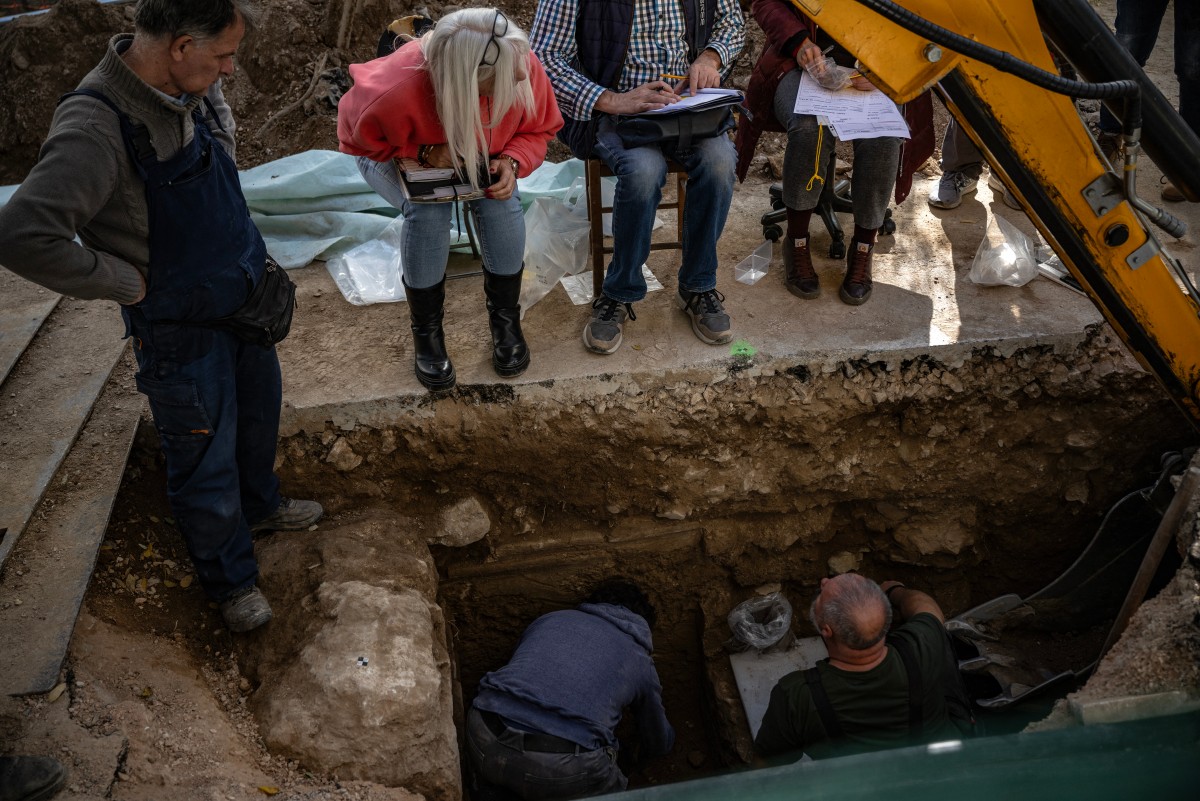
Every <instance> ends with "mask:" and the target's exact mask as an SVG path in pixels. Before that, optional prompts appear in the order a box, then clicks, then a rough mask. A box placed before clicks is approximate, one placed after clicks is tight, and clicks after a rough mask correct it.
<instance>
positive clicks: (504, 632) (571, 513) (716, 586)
mask: <svg viewBox="0 0 1200 801" xmlns="http://www.w3.org/2000/svg"><path fill="white" fill-rule="evenodd" d="M406 411H407V412H408V413H407V414H403V415H395V416H394V419H395V420H396V421H397V422H395V423H389V424H385V425H372V426H363V425H358V426H342V427H336V426H334V425H332V424H326V425H325V426H324V427H323V429H322V430H319V431H314V430H313V428H312V427H311V426H301V428H302V429H303V430H301V431H299V432H298V433H296V434H294V435H292V436H290V437H288V438H287V439H285V442H284V446H283V449H282V454H281V460H280V462H281V464H282V465H283V470H282V472H283V475H284V480H285V485H287V486H289V487H295V486H301V487H311V488H312V494H315V495H317V496H318V497H322V499H323V500H324V499H328V498H334V499H336V500H334V501H333V502H332V503H331V507H332V511H333V513H334V515H333V517H334V519H335V520H336V519H338V516H339V514H340V515H341V516H343V517H345V518H347V519H352V518H354V516H355V515H356V514H360V513H361V509H362V508H363V507H364V506H370V507H372V508H380V507H386V508H388V509H390V510H393V511H398V512H399V513H400V514H402V515H404V516H405V518H406V519H409V520H410V521H416V522H412V523H411V525H410V528H411V529H412V530H414V531H415V532H416V534H415V536H416V538H417V539H418V540H420V539H422V537H423V538H424V539H423V541H424V542H426V543H434V545H433V548H432V551H433V562H434V563H435V564H436V580H435V584H434V583H432V582H431V583H430V584H427V585H426V586H427V587H428V588H429V589H432V588H433V587H434V586H436V589H433V592H434V593H435V595H433V596H432V598H433V599H434V600H436V605H437V606H436V609H437V611H436V613H435V614H434V622H435V626H434V628H435V629H439V630H444V632H445V638H446V648H447V652H446V658H447V661H448V662H449V668H448V671H447V673H448V675H449V677H450V684H451V693H452V695H453V703H452V708H453V710H454V711H453V715H454V717H455V723H456V724H461V715H462V709H463V708H464V705H466V704H469V703H470V700H471V698H472V697H473V695H474V693H475V690H476V686H477V683H478V681H479V679H480V678H481V676H482V675H483V674H484V673H486V672H487V671H488V670H491V669H494V668H496V667H499V666H500V665H502V664H504V662H505V661H506V660H507V659H508V657H509V655H510V654H511V652H512V650H513V648H514V646H515V644H516V642H517V641H518V639H519V637H520V635H521V632H522V631H523V630H524V628H525V627H526V626H527V625H528V624H529V623H530V622H531V621H532V620H533V619H535V618H536V617H537V616H539V615H541V614H543V613H545V612H548V611H551V610H554V609H560V608H564V607H568V606H572V605H574V604H576V603H578V602H579V601H580V599H581V598H582V597H583V596H584V595H586V593H587V592H588V591H589V590H590V589H591V587H592V586H594V585H595V584H596V583H597V582H599V581H600V580H602V579H604V578H606V577H609V576H614V575H620V576H624V577H628V578H631V579H633V580H635V581H637V582H638V583H640V584H641V585H642V586H643V587H644V588H645V589H646V590H647V591H648V593H649V594H650V595H651V597H652V599H653V601H654V603H655V604H656V606H657V608H658V611H659V623H658V626H657V629H656V631H655V632H654V634H655V645H656V652H655V660H656V664H657V665H658V669H659V672H660V675H661V678H662V682H663V685H664V691H665V703H666V707H667V712H668V715H669V717H670V719H671V721H672V722H673V724H674V725H675V727H676V730H677V732H678V743H677V746H676V748H675V751H674V752H673V753H672V754H671V755H669V756H667V757H664V758H659V759H655V760H650V761H647V762H644V763H642V764H633V763H632V761H630V760H632V758H633V757H632V755H631V754H626V756H625V757H624V759H625V760H626V764H625V767H626V768H627V769H628V770H629V772H630V775H631V781H632V786H644V785H647V784H655V783H662V782H669V781H678V780H683V779H688V778H695V777H699V776H703V775H706V774H711V773H715V772H719V771H723V770H727V769H730V768H732V767H735V766H739V765H744V764H745V763H746V761H747V760H748V759H749V758H750V757H751V755H752V754H751V748H750V738H749V734H748V731H747V728H746V722H745V718H744V714H743V712H742V710H741V704H740V702H739V700H738V694H737V688H736V685H735V683H734V681H733V676H732V671H731V669H730V667H729V663H728V659H727V658H726V654H725V651H724V649H723V644H724V643H725V641H726V640H727V639H728V638H729V630H728V627H727V624H726V616H727V614H728V612H729V611H730V609H732V608H733V606H735V605H736V604H737V603H738V602H740V601H742V600H745V599H747V598H749V597H752V596H753V595H754V594H755V593H756V592H757V591H762V590H763V589H764V588H765V589H773V588H776V587H778V588H779V589H781V590H782V591H783V592H784V594H785V595H786V596H787V597H788V598H789V599H790V600H791V602H792V604H793V605H794V606H795V608H796V614H795V616H794V630H795V632H796V633H797V634H798V635H800V636H805V635H810V634H812V632H811V631H809V630H808V629H809V628H810V627H809V625H808V623H807V622H806V620H805V617H806V610H807V605H808V603H809V602H810V600H811V597H812V595H813V594H814V590H815V587H816V585H817V583H818V581H819V580H820V578H821V577H823V576H826V575H829V574H830V573H832V572H841V571H844V570H848V569H856V570H859V571H861V572H863V573H864V574H866V575H869V576H872V577H875V578H878V579H885V578H894V579H899V580H902V581H904V582H905V583H907V584H909V585H910V586H917V587H921V588H923V589H926V590H927V591H929V592H930V593H931V594H933V595H934V596H935V597H937V598H938V600H939V601H940V602H941V604H942V605H943V607H944V608H945V609H946V610H947V612H948V613H950V614H954V613H956V612H961V611H963V610H966V609H969V608H971V607H972V606H974V605H976V604H978V603H980V602H983V601H986V600H989V599H992V598H994V597H996V596H998V595H1002V594H1004V593H1016V594H1018V595H1022V596H1026V595H1028V594H1030V593H1033V592H1035V591H1036V590H1038V589H1040V588H1041V587H1043V586H1045V585H1046V584H1048V583H1049V582H1051V581H1052V580H1053V579H1054V578H1055V577H1056V576H1058V575H1059V574H1060V573H1061V572H1062V571H1063V570H1064V569H1065V568H1066V567H1067V566H1068V565H1070V563H1071V562H1072V561H1073V560H1074V559H1075V557H1076V556H1078V554H1079V552H1080V551H1081V549H1082V548H1083V547H1084V546H1085V545H1086V544H1087V542H1088V540H1089V539H1090V538H1091V537H1092V535H1093V534H1094V533H1095V531H1096V528H1097V525H1098V523H1099V521H1100V519H1101V517H1102V516H1103V514H1104V512H1105V511H1106V510H1107V509H1108V508H1109V507H1110V506H1111V505H1112V504H1113V502H1114V501H1115V500H1116V499H1118V498H1119V497H1121V496H1122V495H1124V494H1126V493H1127V492H1128V491H1129V490H1130V489H1133V488H1136V487H1141V486H1145V485H1147V484H1149V483H1151V482H1152V481H1153V479H1154V477H1155V476H1156V474H1157V472H1158V467H1159V458H1160V456H1161V454H1162V453H1164V452H1165V451H1167V450H1171V449H1176V448H1178V447H1180V446H1181V444H1186V443H1187V442H1189V441H1190V440H1191V439H1192V437H1193V435H1192V433H1191V431H1190V430H1189V429H1188V427H1187V426H1186V423H1184V421H1183V420H1182V418H1181V417H1180V416H1179V414H1178V413H1177V411H1176V410H1175V409H1174V408H1173V407H1172V406H1171V405H1170V404H1169V402H1168V401H1167V400H1165V398H1164V397H1163V395H1162V393H1161V392H1160V390H1159V389H1158V387H1157V386H1156V385H1155V384H1154V382H1153V380H1152V379H1151V378H1150V377H1149V376H1148V375H1146V374H1145V373H1144V372H1142V371H1141V370H1140V369H1139V368H1137V367H1136V365H1135V364H1134V363H1133V362H1132V360H1131V359H1130V358H1129V357H1128V356H1127V355H1126V354H1125V352H1124V350H1123V349H1122V347H1121V346H1120V345H1119V343H1117V342H1116V341H1115V340H1114V339H1112V338H1111V335H1110V334H1109V333H1108V332H1107V329H1106V328H1105V327H1102V326H1098V327H1096V328H1095V329H1094V330H1092V331H1090V332H1089V333H1088V335H1087V336H1086V337H1085V338H1084V340H1083V341H1082V342H1079V343H1078V344H1076V345H1073V346H1066V347H1064V346H1058V347H1055V346H1051V345H1037V346H1031V347H1027V348H1023V349H1018V350H1016V351H1015V352H1009V353H1003V352H1000V351H999V350H998V349H995V348H983V349H980V350H976V351H975V352H974V353H972V354H971V355H970V356H968V357H966V358H963V359H962V360H961V361H959V362H957V363H954V364H945V363H941V362H938V361H937V360H935V359H933V358H920V359H915V360H900V361H896V362H891V363H889V362H884V361H880V362H867V361H859V362H853V361H848V362H841V363H838V364H837V365H833V366H830V367H827V368H814V367H809V366H804V365H794V366H784V367H781V366H778V365H774V366H764V365H755V364H751V363H743V362H738V361H731V362H730V363H729V364H728V365H726V368H725V369H723V370H721V371H717V372H715V373H714V372H712V371H707V372H706V371H699V370H697V371H685V372H680V373H678V374H673V375H667V376H657V377H637V376H633V377H630V376H602V377H600V378H599V379H597V380H596V381H594V382H592V383H591V384H590V385H586V386H576V385H572V386H565V385H563V386H555V385H554V383H553V382H546V383H544V384H542V385H537V386H524V387H521V388H520V392H519V393H518V392H513V391H512V390H507V388H504V387H502V388H500V389H497V388H493V387H486V388H472V387H465V388H462V389H460V390H459V391H458V393H457V394H456V395H454V396H452V397H449V398H444V399H440V400H436V401H433V400H430V399H425V398H422V399H418V400H415V401H413V402H412V404H411V405H410V406H409V407H408V408H407V410H406ZM463 498H473V499H474V501H475V502H477V503H478V506H479V507H480V508H482V509H483V510H484V511H485V512H486V518H487V529H488V530H487V533H486V536H482V535H481V536H482V538H480V539H474V538H467V539H465V540H464V539H462V538H459V537H457V536H456V535H446V534H445V533H444V532H440V531H439V526H440V525H442V523H444V518H438V515H439V514H442V512H441V511H439V510H444V509H445V508H447V507H448V506H450V505H452V504H454V503H456V502H459V501H461V500H462V499H463ZM422 520H424V521H426V522H420V521H422ZM439 520H442V523H439V522H438V521H439ZM430 521H432V522H430ZM410 533H411V531H410ZM304 558H307V557H303V558H302V557H300V556H296V557H295V558H294V559H292V560H288V559H283V560H276V562H274V563H273V564H272V569H273V570H276V571H278V570H281V569H286V566H287V564H288V562H289V561H291V562H293V563H299V562H301V561H303V559H304ZM377 558H382V557H378V556H377ZM318 564H319V562H318ZM293 567H296V565H295V564H293ZM311 567H312V566H311V565H310V566H308V568H309V569H311ZM297 569H298V570H299V569H300V568H297ZM406 570H407V569H406ZM428 578H432V577H428ZM326 580H327V579H326ZM401 580H402V579H401ZM316 581H317V580H316V579H313V578H311V577H310V578H309V581H308V584H307V586H308V587H309V588H310V590H311V589H313V588H315V587H316ZM422 581H427V579H422ZM272 583H274V582H272ZM304 586H306V585H305V584H304V582H303V581H301V582H300V589H297V590H295V591H294V592H295V594H297V595H299V594H300V593H302V592H304V589H303V588H304ZM427 591H428V590H427ZM1091 625H1093V624H1092V623H1088V624H1087V625H1084V626H1081V627H1080V628H1081V630H1080V632H1079V633H1080V634H1081V635H1086V636H1091V635H1088V632H1087V631H1086V629H1087V628H1088V627H1089V626H1091ZM1046 639H1047V641H1046V642H1045V643H1044V647H1045V648H1046V649H1049V650H1052V649H1054V648H1055V638H1053V637H1051V638H1046ZM1085 639H1086V637H1085ZM288 647H289V648H291V647H295V644H294V643H289V644H288ZM1062 658H1064V659H1066V660H1067V661H1072V660H1073V659H1074V658H1075V657H1073V656H1070V655H1065V654H1064V655H1062ZM266 661H267V662H269V661H270V660H266ZM247 663H248V665H249V668H250V670H251V672H254V670H255V668H256V661H255V659H254V658H253V657H251V658H249V659H248V660H247ZM1080 667H1082V665H1080ZM259 672H260V673H261V671H259ZM1063 691H1064V692H1065V689H1064V690H1063ZM625 733H626V734H628V733H629V732H625ZM267 740H268V743H271V742H272V739H271V736H270V735H269V734H268V737H267ZM285 750H289V751H290V753H291V754H296V755H298V756H300V757H301V758H303V753H302V752H301V749H296V748H294V747H289V748H288V749H285ZM381 773H382V774H387V775H391V774H388V773H387V771H376V772H375V773H374V775H376V776H378V775H380V774H381ZM355 775H360V776H365V777H367V778H370V777H371V775H372V771H371V770H370V769H369V767H368V768H366V769H363V770H358V771H356V774H355ZM421 789H423V790H424V791H426V792H428V791H429V787H428V786H426V787H423V788H421ZM442 789H446V788H442ZM453 792H454V791H453V790H451V792H450V795H453ZM440 794H441V793H439V792H437V790H436V788H435V790H434V795H440Z"/></svg>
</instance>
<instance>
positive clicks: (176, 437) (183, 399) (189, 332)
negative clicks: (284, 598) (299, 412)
mask: <svg viewBox="0 0 1200 801" xmlns="http://www.w3.org/2000/svg"><path fill="white" fill-rule="evenodd" d="M130 326H131V331H132V334H133V336H134V345H135V348H134V353H135V355H136V356H137V361H138V367H139V370H138V374H137V386H138V389H139V390H140V391H141V392H142V393H143V394H144V395H146V397H147V398H148V399H149V401H150V410H151V412H152V413H153V415H154V425H155V428H157V429H158V435H159V439H160V440H161V441H162V449H163V455H164V456H165V457H166V461H167V498H168V500H169V501H170V503H171V512H172V513H173V514H174V515H175V524H176V526H177V527H178V528H179V531H180V533H181V534H182V535H183V539H184V542H185V543H186V544H187V549H188V553H189V554H190V555H191V557H192V564H193V565H194V566H195V568H196V576H197V577H198V578H199V579H200V584H201V586H202V587H204V590H205V592H207V593H208V595H209V596H210V597H211V598H213V599H214V600H216V601H223V600H225V599H226V598H228V597H229V596H230V595H232V594H234V593H235V592H237V591H238V590H241V589H244V588H246V587H249V586H251V585H252V584H254V582H255V579H256V578H257V577H258V562H257V561H256V560H255V558H254V542H253V538H252V537H251V534H250V524H251V523H256V522H258V521H259V520H262V519H263V518H265V517H267V516H269V515H270V514H271V513H272V512H274V511H275V509H276V508H277V507H278V506H279V503H280V497H279V479H278V478H277V477H276V475H275V445H276V440H277V438H278V436H279V405H280V402H281V400H282V383H281V379H280V372H279V359H278V357H277V356H276V355H275V348H274V346H272V347H270V348H262V347H258V346H257V345H250V344H248V343H246V342H243V341H242V340H240V339H238V338H237V337H235V336H234V335H233V334H229V333H226V332H223V331H215V330H209V329H205V328H198V327H193V326H185V325H174V324H169V323H154V324H148V323H145V322H144V321H141V320H131V323H130Z"/></svg>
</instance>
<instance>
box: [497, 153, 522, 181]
mask: <svg viewBox="0 0 1200 801" xmlns="http://www.w3.org/2000/svg"><path fill="white" fill-rule="evenodd" d="M500 157H501V158H505V159H508V163H509V164H510V165H511V166H512V171H513V178H516V177H517V176H518V175H520V174H521V165H520V163H518V162H517V160H516V159H514V158H513V157H512V156H510V155H508V154H507V153H501V154H500Z"/></svg>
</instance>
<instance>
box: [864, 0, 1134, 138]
mask: <svg viewBox="0 0 1200 801" xmlns="http://www.w3.org/2000/svg"><path fill="white" fill-rule="evenodd" d="M855 2H856V3H858V4H859V5H861V6H866V7H867V8H869V9H871V10H872V11H874V12H875V13H876V14H878V15H879V16H881V17H883V18H885V19H888V20H891V21H892V22H894V23H896V24H897V25H899V26H900V27H901V28H904V29H905V30H907V31H911V32H912V33H915V34H917V35H918V36H921V37H924V38H926V39H928V40H929V41H931V42H935V43H937V44H939V45H941V46H943V47H945V48H947V49H949V50H953V51H954V52H956V53H962V54H963V55H964V56H969V57H970V58H973V59H975V60H976V61H982V62H983V63H984V64H987V65H988V66H989V67H994V68H995V69H998V70H1000V71H1001V72H1007V73H1008V74H1009V75H1015V76H1017V77H1018V78H1020V79H1021V80H1023V81H1028V82H1029V83H1031V84H1033V85H1034V86H1039V87H1041V88H1042V89H1046V90H1048V91H1051V92H1054V93H1056V94H1060V95H1068V96H1071V97H1084V98H1088V99H1089V100H1106V99H1108V98H1113V97H1130V98H1136V97H1137V96H1138V95H1139V94H1140V91H1141V90H1140V88H1139V87H1138V85H1137V82H1136V81H1130V80H1120V81H1104V82H1103V83H1090V82H1087V81H1076V80H1072V79H1070V78H1064V77H1063V76H1061V75H1058V74H1056V73H1053V72H1047V71H1046V70H1044V69H1041V68H1040V67H1035V66H1034V65H1033V64H1030V63H1029V62H1027V61H1022V60H1021V59H1019V58H1017V57H1016V56H1014V55H1013V54H1012V53H1006V52H1004V51H1003V50H997V49H996V48H994V47H988V46H987V45H985V44H981V43H980V42H976V41H975V40H973V39H968V38H967V37H965V36H962V35H961V34H957V33H955V32H954V31H951V30H949V29H947V28H943V27H941V26H940V25H936V24H934V23H932V22H930V21H929V20H927V19H925V18H924V17H922V16H919V15H917V14H914V13H913V12H911V11H909V10H908V9H907V8H904V7H903V6H899V5H896V4H895V3H893V2H892V0H855ZM1137 116H1138V119H1137V124H1138V127H1141V114H1140V113H1138V115H1137Z"/></svg>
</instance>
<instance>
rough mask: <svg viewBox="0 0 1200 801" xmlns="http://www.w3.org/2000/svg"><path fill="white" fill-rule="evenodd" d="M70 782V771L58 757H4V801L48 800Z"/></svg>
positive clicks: (0, 796) (0, 764) (0, 760)
mask: <svg viewBox="0 0 1200 801" xmlns="http://www.w3.org/2000/svg"><path fill="white" fill-rule="evenodd" d="M66 783H67V772H66V770H65V769H64V768H63V766H62V763H60V762H59V761H58V760H57V759H52V758H51V757H43V756H2V757H0V801H48V799H50V798H53V797H54V796H56V795H58V791H59V790H61V789H62V788H63V785H64V784H66Z"/></svg>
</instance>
